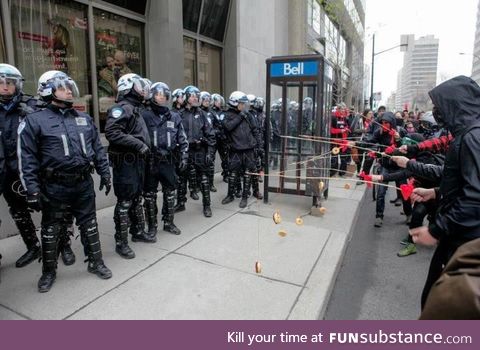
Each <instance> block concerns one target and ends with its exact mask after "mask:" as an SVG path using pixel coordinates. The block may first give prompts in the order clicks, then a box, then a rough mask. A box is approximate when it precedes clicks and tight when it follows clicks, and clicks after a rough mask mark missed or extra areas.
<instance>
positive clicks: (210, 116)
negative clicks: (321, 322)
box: [200, 91, 218, 192]
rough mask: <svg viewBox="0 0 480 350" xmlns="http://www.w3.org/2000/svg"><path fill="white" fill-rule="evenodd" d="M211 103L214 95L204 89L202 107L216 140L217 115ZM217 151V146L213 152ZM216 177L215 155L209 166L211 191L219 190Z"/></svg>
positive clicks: (201, 95) (201, 94)
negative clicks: (214, 181)
mask: <svg viewBox="0 0 480 350" xmlns="http://www.w3.org/2000/svg"><path fill="white" fill-rule="evenodd" d="M211 105H212V96H211V95H210V93H209V92H207V91H202V92H201V93H200V109H201V110H202V111H203V112H204V113H205V116H206V117H207V120H208V122H209V123H210V127H211V128H212V131H213V133H214V135H215V141H216V140H217V130H218V126H217V125H216V124H217V119H216V117H215V114H214V113H213V112H212V108H211ZM215 145H216V142H215ZM216 153H217V150H216V147H215V149H214V151H213V154H214V155H215V154H216ZM214 178H215V157H213V162H212V164H210V165H209V167H208V183H209V184H210V191H211V192H217V188H216V187H215V184H214V183H213V179H214Z"/></svg>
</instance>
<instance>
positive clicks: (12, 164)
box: [0, 63, 40, 267]
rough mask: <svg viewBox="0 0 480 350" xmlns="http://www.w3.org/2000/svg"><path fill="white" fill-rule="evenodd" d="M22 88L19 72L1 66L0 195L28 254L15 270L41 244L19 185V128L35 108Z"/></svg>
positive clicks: (29, 259) (35, 253)
mask: <svg viewBox="0 0 480 350" xmlns="http://www.w3.org/2000/svg"><path fill="white" fill-rule="evenodd" d="M22 88H23V77H22V74H21V73H20V71H19V70H18V69H17V68H15V67H13V66H11V65H9V64H4V63H2V64H0V134H1V137H2V139H3V144H2V146H3V148H4V153H5V155H4V156H5V169H4V170H5V173H4V176H5V177H4V181H5V182H4V187H3V188H4V193H3V194H4V196H5V200H6V201H7V204H8V206H9V207H10V215H11V216H12V219H13V221H14V222H15V225H16V226H17V228H18V231H19V232H20V235H21V237H22V239H23V241H24V242H25V245H26V246H27V252H26V253H25V254H23V255H22V256H21V257H20V258H19V259H18V260H17V262H16V263H15V266H16V267H23V266H25V265H28V264H29V263H31V262H32V261H33V260H35V259H36V258H38V257H39V256H40V242H39V241H38V238H37V235H36V230H35V224H34V223H33V220H32V217H31V215H30V211H29V210H28V205H27V200H26V196H25V192H24V190H23V188H22V185H21V183H20V178H19V174H18V160H17V138H18V134H17V130H18V125H19V123H20V120H23V119H24V118H25V116H26V115H27V113H30V112H33V110H34V109H35V108H37V106H36V105H37V101H36V100H34V99H32V98H30V97H28V96H25V95H23V91H22Z"/></svg>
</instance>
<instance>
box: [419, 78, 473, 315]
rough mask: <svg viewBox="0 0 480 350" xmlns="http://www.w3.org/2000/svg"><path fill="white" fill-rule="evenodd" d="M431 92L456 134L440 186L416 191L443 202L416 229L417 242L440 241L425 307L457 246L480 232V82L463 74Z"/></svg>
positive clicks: (442, 119)
mask: <svg viewBox="0 0 480 350" xmlns="http://www.w3.org/2000/svg"><path fill="white" fill-rule="evenodd" d="M429 95H430V98H431V99H432V102H433V105H434V108H433V115H434V117H435V120H436V121H437V123H438V124H439V126H440V127H444V126H445V127H446V128H447V129H448V131H450V132H451V133H452V135H453V136H454V137H455V138H454V140H452V141H451V143H450V147H449V148H448V152H447V155H446V160H445V165H444V170H443V178H442V182H441V184H440V188H439V189H438V190H436V191H435V190H427V189H422V188H418V189H415V190H414V193H413V194H412V199H413V200H415V201H427V200H430V199H433V198H436V199H437V203H438V209H437V212H436V216H435V219H434V220H432V221H431V222H430V225H429V226H428V227H426V226H422V227H419V228H417V229H413V230H411V231H410V234H411V235H412V238H413V241H414V242H415V243H419V244H424V245H435V244H437V243H438V246H437V249H436V250H435V253H434V255H433V257H432V261H431V263H430V270H429V272H428V277H427V281H426V284H425V287H424V290H423V293H422V307H423V305H424V304H425V301H426V298H427V296H428V293H429V291H430V289H431V287H432V285H433V283H434V282H435V281H436V280H437V279H438V277H439V276H440V274H441V272H442V269H443V266H444V264H446V263H447V261H448V260H449V258H450V257H451V256H452V255H453V253H454V252H455V251H456V250H457V248H458V247H459V246H460V245H462V244H464V243H465V242H468V241H470V240H473V239H476V238H479V237H480V181H479V176H480V174H479V169H480V87H479V86H478V85H477V83H475V82H474V81H473V80H472V79H471V78H468V77H465V76H458V77H455V78H453V79H450V80H447V81H446V82H444V83H442V84H440V85H439V86H437V87H436V88H434V89H433V90H431V91H430V92H429Z"/></svg>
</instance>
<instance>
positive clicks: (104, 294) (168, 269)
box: [0, 178, 364, 319]
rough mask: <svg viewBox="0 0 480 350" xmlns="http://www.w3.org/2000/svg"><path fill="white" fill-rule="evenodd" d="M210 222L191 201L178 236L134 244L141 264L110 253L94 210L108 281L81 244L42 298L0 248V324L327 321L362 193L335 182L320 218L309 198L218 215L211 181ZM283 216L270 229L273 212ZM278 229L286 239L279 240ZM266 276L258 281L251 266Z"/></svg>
mask: <svg viewBox="0 0 480 350" xmlns="http://www.w3.org/2000/svg"><path fill="white" fill-rule="evenodd" d="M216 184H217V187H218V188H219V192H217V193H216V194H213V196H212V197H213V198H212V203H213V217H212V218H210V219H206V218H204V217H203V216H202V213H201V203H200V201H192V200H190V201H189V202H188V208H187V211H186V212H183V213H180V214H179V215H177V216H176V220H175V221H176V223H177V225H178V226H179V227H180V228H181V229H182V231H183V233H182V234H181V235H180V236H174V235H171V234H168V233H164V232H161V233H160V234H159V237H158V238H159V239H158V242H157V243H155V244H144V243H132V247H133V249H134V250H135V252H136V255H137V257H136V258H135V259H133V260H128V261H127V260H124V259H122V258H120V257H119V256H118V255H117V254H115V252H114V240H113V220H112V216H113V207H109V208H106V209H102V210H100V211H98V220H99V227H100V231H101V241H102V246H103V251H104V260H105V262H106V264H107V266H109V267H110V268H111V269H112V271H113V278H112V279H110V280H107V281H103V280H100V279H98V278H97V277H96V276H94V275H91V274H89V273H87V272H86V265H85V264H84V263H83V261H82V260H83V253H82V248H81V244H80V242H79V240H76V241H75V242H74V244H73V246H74V251H75V253H76V255H77V262H76V263H75V265H73V266H69V267H66V266H63V265H62V263H61V262H60V263H59V268H58V272H57V281H56V283H55V285H54V287H53V288H52V290H51V291H50V292H49V293H45V294H39V293H38V292H37V290H36V284H37V281H38V278H39V277H40V274H41V268H40V264H38V263H32V264H30V265H29V266H27V267H25V268H23V269H21V270H20V269H16V268H15V267H14V261H15V259H16V258H18V257H19V256H20V255H21V254H22V253H23V249H24V246H23V243H21V240H20V238H19V237H18V236H15V237H9V238H6V239H3V240H1V241H0V250H1V253H2V255H3V260H2V271H1V274H2V281H1V283H0V319H318V318H322V317H323V313H324V310H325V307H326V305H327V301H328V298H329V295H330V292H331V288H332V285H333V281H334V280H335V276H336V273H337V272H338V267H339V264H340V263H341V260H342V258H343V254H344V252H345V248H346V244H347V241H348V239H349V232H350V230H351V228H352V225H353V224H354V222H355V221H354V219H355V216H356V213H357V209H358V208H359V206H360V201H361V199H362V197H363V194H364V188H363V186H360V187H358V188H355V186H354V184H353V182H350V184H351V186H352V189H349V190H347V189H344V188H343V186H344V182H342V181H333V182H331V188H330V198H329V200H328V201H327V202H325V204H324V205H325V207H326V208H327V213H326V214H325V215H324V216H323V217H313V216H309V215H307V216H305V217H304V225H303V226H297V225H296V224H295V218H296V217H297V216H298V215H303V214H305V213H307V212H309V209H310V203H311V199H310V198H308V197H297V196H287V195H278V194H275V195H272V196H271V199H270V200H271V203H270V204H268V205H265V204H263V203H258V202H255V201H251V204H250V206H249V207H247V208H245V209H244V210H240V209H239V208H238V203H239V201H238V200H237V201H235V202H233V203H231V204H229V205H226V206H222V205H221V204H220V201H221V198H223V196H224V195H225V192H226V188H225V187H226V185H225V184H223V183H222V182H221V181H220V178H217V179H216ZM275 210H279V211H280V213H281V214H282V216H283V221H282V223H281V224H280V225H275V224H274V223H273V220H272V213H273V212H274V211H275ZM280 229H283V230H285V231H286V232H287V236H286V237H281V236H279V235H278V231H279V230H280ZM257 260H258V261H260V262H261V263H262V265H263V272H262V273H261V274H256V273H255V270H254V265H255V262H256V261H257Z"/></svg>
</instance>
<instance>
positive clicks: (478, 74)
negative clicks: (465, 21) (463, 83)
mask: <svg viewBox="0 0 480 350" xmlns="http://www.w3.org/2000/svg"><path fill="white" fill-rule="evenodd" d="M472 56H473V57H472V58H473V61H472V79H473V80H475V81H476V82H477V84H480V1H479V2H478V6H477V24H476V27H475V42H474V44H473V55H472Z"/></svg>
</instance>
